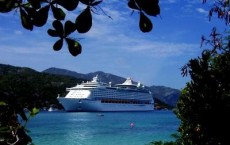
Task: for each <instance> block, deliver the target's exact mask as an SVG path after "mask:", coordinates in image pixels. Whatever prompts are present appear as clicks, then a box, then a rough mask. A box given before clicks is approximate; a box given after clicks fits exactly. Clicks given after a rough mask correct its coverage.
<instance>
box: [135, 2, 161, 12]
mask: <svg viewBox="0 0 230 145" xmlns="http://www.w3.org/2000/svg"><path fill="white" fill-rule="evenodd" d="M136 2H137V4H138V6H139V7H140V8H141V9H142V10H143V11H144V12H145V13H146V14H148V15H150V16H157V15H159V14H160V7H159V5H158V3H159V0H136Z"/></svg>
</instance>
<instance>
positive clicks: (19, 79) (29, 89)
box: [0, 65, 82, 145]
mask: <svg viewBox="0 0 230 145" xmlns="http://www.w3.org/2000/svg"><path fill="white" fill-rule="evenodd" d="M81 81H82V80H77V79H74V78H71V77H64V76H57V75H49V74H45V73H38V72H36V71H34V70H31V69H28V68H18V67H11V66H7V65H1V66H0V144H13V143H15V144H17V145H26V144H31V143H32V139H31V138H30V136H28V130H27V129H26V124H27V122H28V121H29V119H30V118H31V117H34V116H36V114H38V113H39V110H40V109H39V108H42V107H49V106H50V105H51V104H55V105H56V107H58V106H57V104H58V102H57V100H56V98H57V94H58V93H59V94H62V95H64V93H66V87H70V86H73V85H75V84H76V83H79V82H81ZM25 108H26V109H27V110H28V111H29V113H26V112H25V110H24V109H25ZM19 118H20V119H19ZM19 120H21V121H20V122H19Z"/></svg>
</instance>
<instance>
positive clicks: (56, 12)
mask: <svg viewBox="0 0 230 145" xmlns="http://www.w3.org/2000/svg"><path fill="white" fill-rule="evenodd" d="M51 9H52V11H53V16H54V18H55V19H57V20H64V19H65V13H64V12H63V11H62V9H61V8H56V7H54V6H53V5H51Z"/></svg>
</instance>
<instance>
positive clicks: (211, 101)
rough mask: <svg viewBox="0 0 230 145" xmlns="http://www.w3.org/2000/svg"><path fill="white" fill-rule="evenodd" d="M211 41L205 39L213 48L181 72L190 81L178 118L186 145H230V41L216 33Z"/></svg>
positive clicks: (213, 33) (182, 99)
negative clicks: (187, 76) (189, 78)
mask: <svg viewBox="0 0 230 145" xmlns="http://www.w3.org/2000/svg"><path fill="white" fill-rule="evenodd" d="M210 36H211V40H207V39H203V41H204V42H205V43H206V44H209V45H211V46H212V47H213V49H211V50H208V49H206V50H204V51H203V53H202V55H201V57H198V58H196V59H191V60H190V61H189V62H188V64H187V65H186V66H184V67H183V68H182V73H183V75H186V74H187V73H189V75H190V77H191V81H190V82H188V83H187V85H186V87H185V88H184V89H183V90H182V92H181V96H180V98H179V100H178V103H177V110H176V114H177V116H178V118H179V119H180V120H181V124H180V127H179V132H180V134H181V139H182V142H183V143H184V144H186V145H194V144H195V145H204V144H205V145H217V144H221V145H222V144H223V145H225V144H230V140H229V135H228V133H227V132H228V131H229V130H230V124H229V122H230V119H229V117H227V116H228V114H230V75H229V74H230V48H229V45H228V43H229V39H227V40H223V39H222V36H221V35H220V34H218V33H216V29H213V31H212V33H211V35H210Z"/></svg>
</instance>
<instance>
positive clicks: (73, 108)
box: [57, 76, 154, 112]
mask: <svg viewBox="0 0 230 145" xmlns="http://www.w3.org/2000/svg"><path fill="white" fill-rule="evenodd" d="M66 90H67V91H68V93H67V95H66V96H64V97H60V96H58V97H57V99H58V101H59V102H60V103H61V104H62V106H63V107H64V109H65V111H67V112H98V111H152V110H154V99H153V96H152V94H151V92H150V91H149V90H148V89H147V88H146V87H145V86H144V85H142V84H141V83H137V84H135V83H133V81H132V79H131V78H127V79H126V81H125V82H124V83H122V84H116V85H114V86H111V82H110V83H103V82H101V81H99V78H98V76H95V77H93V79H92V81H88V82H82V83H81V84H78V85H76V86H74V87H71V88H67V89H66Z"/></svg>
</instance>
